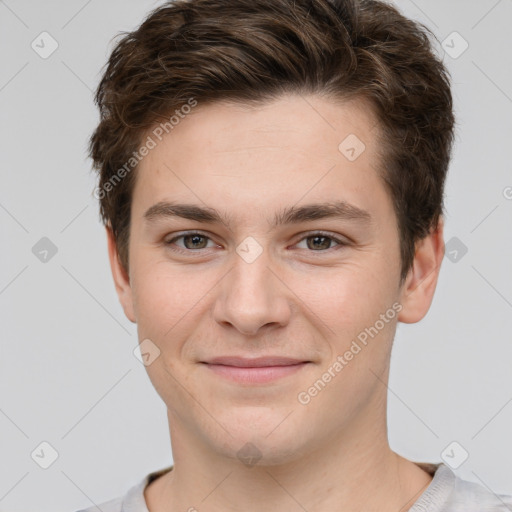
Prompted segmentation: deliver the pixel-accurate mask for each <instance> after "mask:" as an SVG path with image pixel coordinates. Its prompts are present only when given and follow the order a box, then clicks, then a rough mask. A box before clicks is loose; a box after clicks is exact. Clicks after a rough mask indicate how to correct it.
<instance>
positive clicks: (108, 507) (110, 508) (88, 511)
mask: <svg viewBox="0 0 512 512" xmlns="http://www.w3.org/2000/svg"><path fill="white" fill-rule="evenodd" d="M98 510H101V511H102V512H122V510H123V497H122V496H119V497H117V498H113V499H111V500H108V501H105V502H103V503H98V505H93V506H92V507H89V508H84V509H82V510H77V512H98Z"/></svg>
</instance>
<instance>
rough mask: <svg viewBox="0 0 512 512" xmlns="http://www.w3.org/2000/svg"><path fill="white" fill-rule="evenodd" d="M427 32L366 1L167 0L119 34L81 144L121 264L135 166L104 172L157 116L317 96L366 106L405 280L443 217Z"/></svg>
mask: <svg viewBox="0 0 512 512" xmlns="http://www.w3.org/2000/svg"><path fill="white" fill-rule="evenodd" d="M431 34H432V33H431V32H430V30H429V29H428V28H427V27H425V26H424V25H422V24H420V23H418V22H414V21H412V20H410V19H408V18H406V17H404V16H403V15H402V14H401V13H400V12H399V11H398V10H397V9H396V8H395V7H393V6H392V5H389V4H387V3H384V2H381V1H375V0H361V1H356V0H228V1H226V0H175V1H168V2H166V3H165V4H164V5H162V6H161V7H159V8H157V9H155V10H154V11H153V12H151V13H150V14H149V16H148V17H147V18H146V19H145V20H144V22H143V23H142V24H141V25H140V27H139V28H138V29H137V30H135V31H133V32H129V33H121V36H122V39H121V40H120V41H119V42H118V43H117V44H116V46H115V48H114V50H113V51H112V54H111V56H110V59H109V61H108V63H107V66H106V70H105V72H104V74H103V76H102V79H101V81H100V83H99V86H98V89H97V91H96V96H95V100H96V104H97V105H98V107H99V109H100V115H101V119H100V123H99V125H98V126H97V128H96V130H95V131H94V133H93V134H92V136H91V139H90V142H89V152H90V156H91V158H92V159H93V164H94V168H95V169H97V170H98V172H99V189H97V190H100V194H99V198H100V213H101V218H102V220H103V222H104V223H105V225H110V227H111V229H112V232H113V234H114V237H115V239H116V243H117V249H118V253H119V259H120V261H121V263H122V265H123V266H124V268H125V269H126V270H128V264H129V261H128V242H129V231H130V211H131V200H132V191H133V186H134V183H135V170H136V166H135V167H134V172H123V173H122V174H123V179H118V180H117V181H118V182H114V181H113V179H114V178H116V173H117V178H119V171H120V169H121V168H122V166H125V167H124V168H125V170H126V162H127V161H129V159H130V158H132V157H133V153H134V152H135V151H137V148H138V147H139V146H140V144H141V142H142V137H143V136H144V134H145V133H146V131H147V130H148V129H149V128H150V127H151V126H154V124H155V122H158V120H160V119H162V118H165V116H169V113H172V112H173V111H175V109H177V108H179V107H181V106H182V105H184V104H186V103H187V102H189V101H190V98H194V101H197V102H199V104H202V105H204V104H207V103H211V102H215V101H219V100H232V101H239V102H248V103H253V102H265V101H269V100H271V99H276V98H278V97H279V95H281V94H283V93H288V92H292V93H299V94H302V93H318V94H322V95H328V96H330V97H333V98H339V99H352V98H361V99H364V100H369V103H370V105H372V107H373V110H374V113H375V115H376V119H377V120H378V124H379V128H380V130H379V132H380V133H381V134H382V136H381V138H380V140H379V144H380V146H379V147H380V148H381V153H382V159H381V162H379V170H380V174H381V177H382V179H383V181H384V183H385V186H386V187H387V189H388V192H389V193H390V195H391V198H392V200H393V204H394V208H395V213H396V217H397V224H398V232H399V238H400V252H401V280H402V281H403V280H404V279H405V277H406V275H407V273H408V271H409V269H410V268H411V266H412V262H413V259H414V254H415V244H416V242H417V241H418V240H421V239H423V238H424V237H425V236H427V235H428V234H429V232H430V230H431V229H432V228H435V227H436V226H437V224H438V222H439V217H440V216H441V215H442V214H443V213H444V211H443V209H444V205H443V196H444V182H445V177H446V173H447V170H448V165H449V160H450V154H451V149H452V143H453V138H454V134H453V130H454V123H455V121H454V115H453V112H452V96H451V91H450V81H449V74H448V71H447V70H446V69H445V67H444V65H443V64H442V62H441V61H440V59H439V58H438V57H437V56H436V55H435V53H434V51H433V48H432V45H431V41H430V38H429V36H430V35H431ZM340 142H341V141H340ZM109 183H110V186H107V185H108V184H109ZM114 185H115V186H114Z"/></svg>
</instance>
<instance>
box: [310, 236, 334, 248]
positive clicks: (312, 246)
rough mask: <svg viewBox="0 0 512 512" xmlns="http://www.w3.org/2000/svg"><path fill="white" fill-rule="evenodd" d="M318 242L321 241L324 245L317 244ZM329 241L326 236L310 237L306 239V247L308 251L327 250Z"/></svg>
mask: <svg viewBox="0 0 512 512" xmlns="http://www.w3.org/2000/svg"><path fill="white" fill-rule="evenodd" d="M311 240H313V241H314V242H313V243H310V241H311ZM318 240H323V241H324V243H323V244H322V243H320V244H317V242H318ZM330 241H331V239H330V238H329V237H328V236H322V235H315V236H310V237H308V239H307V245H308V249H329V245H330Z"/></svg>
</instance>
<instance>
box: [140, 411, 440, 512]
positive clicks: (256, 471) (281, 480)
mask: <svg viewBox="0 0 512 512" xmlns="http://www.w3.org/2000/svg"><path fill="white" fill-rule="evenodd" d="M372 405H373V406H375V405H376V404H372ZM380 405H381V406H382V405H384V406H385V403H384V404H382V403H381V404H380ZM369 410H372V408H371V407H370V408H369ZM373 413H375V409H373ZM380 417H381V418H383V420H384V421H383V422H380V423H379V422H374V423H371V422H370V423H369V422H368V418H364V415H359V416H358V418H357V419H356V420H355V421H354V422H353V424H351V425H350V428H347V429H343V431H342V432H338V433H337V434H336V435H335V436H333V437H332V439H322V440H321V442H319V444H318V446H316V447H314V448H313V449H310V450H309V451H307V452H306V451H304V453H301V454H294V455H293V456H290V457H288V458H285V459H284V460H285V461H284V462H282V463H279V464H275V463H274V464H272V465H264V464H261V461H260V463H258V464H257V465H254V466H251V467H249V466H245V465H244V464H242V463H241V462H240V461H239V460H238V459H237V458H236V455H235V456H233V457H231V458H230V457H225V456H219V454H218V453H216V452H215V451H213V450H212V449H211V448H209V447H207V446H205V445H204V444H202V443H201V442H200V441H198V439H197V437H195V436H194V435H193V433H192V432H191V430H190V429H187V428H186V426H184V425H182V424H181V423H180V422H179V421H178V418H176V417H172V416H171V414H169V424H170V430H171V441H172V447H173V457H174V468H173V470H172V471H170V472H169V473H166V474H165V475H163V476H162V477H160V478H159V479H157V480H155V481H154V482H153V484H151V485H150V486H148V487H147V488H146V491H145V498H146V501H147V504H148V509H149V510H150V512H163V511H167V512H168V511H169V510H172V511H174V510H191V511H194V510H196V509H197V510H201V511H208V512H221V511H222V512H232V511H233V512H234V511H238V510H245V511H247V512H256V511H261V510H266V511H269V512H274V511H275V512H277V511H282V510H301V509H302V510H304V509H305V510H308V512H317V511H318V512H320V511H323V510H379V512H387V511H390V512H391V511H393V512H397V511H400V512H405V511H406V510H408V509H409V508H410V507H411V506H412V505H413V503H414V502H415V501H416V500H417V499H418V497H419V495H420V494H421V493H422V492H423V491H424V490H425V489H426V487H427V486H428V485H429V483H430V482H431V480H432V477H431V476H430V475H429V474H427V473H426V472H425V471H424V470H422V469H420V468H419V467H418V466H417V465H416V464H414V463H412V462H410V461H408V460H406V459H404V458H403V457H400V456H399V455H397V454H396V453H394V452H393V451H392V450H391V449H390V447H389V444H388V441H387V430H386V416H385V414H380ZM374 419H375V418H374ZM368 425H372V427H371V428H368Z"/></svg>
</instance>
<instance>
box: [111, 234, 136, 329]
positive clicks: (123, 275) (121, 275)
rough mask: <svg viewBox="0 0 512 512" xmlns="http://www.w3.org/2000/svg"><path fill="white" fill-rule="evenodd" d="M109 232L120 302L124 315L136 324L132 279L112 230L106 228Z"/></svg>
mask: <svg viewBox="0 0 512 512" xmlns="http://www.w3.org/2000/svg"><path fill="white" fill-rule="evenodd" d="M105 230H106V232H107V244H108V256H109V259H110V269H111V270H112V277H113V278H114V284H115V286H116V292H117V296H118V297H119V302H120V303H121V305H122V306H123V309H124V314H125V315H126V317H127V318H128V320H130V322H133V323H136V318H135V314H134V307H133V297H132V288H131V286H130V278H129V276H128V274H127V272H126V270H125V268H124V267H123V265H122V264H121V262H120V260H119V253H118V251H117V245H116V241H115V238H114V234H113V232H112V229H111V228H110V227H109V226H106V227H105Z"/></svg>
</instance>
